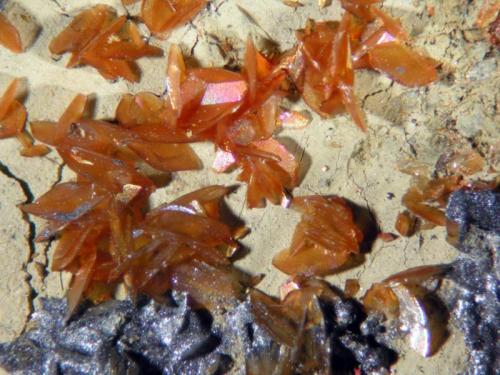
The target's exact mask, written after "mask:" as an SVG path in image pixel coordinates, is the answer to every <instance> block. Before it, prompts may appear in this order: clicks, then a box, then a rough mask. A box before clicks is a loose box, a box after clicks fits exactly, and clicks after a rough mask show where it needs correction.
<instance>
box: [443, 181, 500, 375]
mask: <svg viewBox="0 0 500 375" xmlns="http://www.w3.org/2000/svg"><path fill="white" fill-rule="evenodd" d="M446 215H447V217H448V219H450V220H452V221H454V222H455V223H457V224H458V226H459V238H460V243H459V245H458V250H459V251H460V255H459V257H458V258H457V260H456V261H455V262H454V265H453V266H454V267H453V270H452V273H451V275H450V277H451V278H452V279H453V280H454V281H455V282H456V288H454V290H452V296H451V297H450V304H451V310H452V313H453V315H454V320H455V322H456V324H457V325H458V326H459V328H460V329H461V330H462V331H463V333H464V337H465V344H466V346H467V348H468V349H469V352H470V361H469V366H468V368H467V370H466V374H467V375H488V374H498V373H499V371H500V342H499V341H498V328H499V327H500V302H499V292H500V282H499V274H500V262H499V258H498V257H499V255H498V250H499V247H500V193H498V192H496V191H467V190H462V191H457V192H455V193H453V194H452V196H451V197H450V200H449V203H448V208H447V211H446Z"/></svg>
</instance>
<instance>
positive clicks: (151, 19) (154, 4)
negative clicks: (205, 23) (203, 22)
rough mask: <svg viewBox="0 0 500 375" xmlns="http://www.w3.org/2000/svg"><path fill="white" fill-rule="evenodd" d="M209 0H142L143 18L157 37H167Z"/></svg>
mask: <svg viewBox="0 0 500 375" xmlns="http://www.w3.org/2000/svg"><path fill="white" fill-rule="evenodd" d="M207 3H208V0H142V9H141V18H142V20H143V21H144V23H145V24H146V25H147V26H148V28H149V30H151V33H152V34H153V35H155V36H156V37H160V38H165V37H167V36H168V34H169V33H170V32H171V31H172V30H173V29H174V28H176V27H177V26H181V25H183V24H185V23H187V22H188V21H189V20H191V18H193V17H194V16H195V15H196V14H197V13H199V12H200V11H201V10H202V9H203V8H204V7H205V6H206V5H207Z"/></svg>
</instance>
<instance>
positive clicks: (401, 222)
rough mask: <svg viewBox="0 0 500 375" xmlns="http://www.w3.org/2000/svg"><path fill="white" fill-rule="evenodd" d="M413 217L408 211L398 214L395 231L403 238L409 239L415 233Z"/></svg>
mask: <svg viewBox="0 0 500 375" xmlns="http://www.w3.org/2000/svg"><path fill="white" fill-rule="evenodd" d="M415 225H416V222H415V217H413V216H412V215H411V214H410V213H409V212H408V211H404V212H400V213H399V214H398V217H397V219H396V225H395V227H396V230H397V231H398V233H399V234H400V235H402V236H403V237H411V236H412V235H413V234H414V233H415Z"/></svg>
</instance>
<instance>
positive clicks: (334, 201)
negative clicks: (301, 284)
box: [273, 196, 363, 275]
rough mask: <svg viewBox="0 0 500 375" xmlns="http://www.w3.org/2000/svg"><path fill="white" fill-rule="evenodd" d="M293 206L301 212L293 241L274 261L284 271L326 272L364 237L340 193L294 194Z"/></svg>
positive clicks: (356, 249)
mask: <svg viewBox="0 0 500 375" xmlns="http://www.w3.org/2000/svg"><path fill="white" fill-rule="evenodd" d="M292 208H294V209H296V210H298V211H299V212H301V214H302V219H301V221H300V222H299V224H298V225H297V227H296V229H295V233H294V235H293V239H292V243H291V245H290V247H289V248H288V249H286V250H283V251H281V252H280V253H278V254H277V255H276V256H275V257H274V259H273V264H274V266H275V267H277V268H278V269H279V270H281V271H282V272H285V273H287V274H306V275H327V274H331V273H334V272H335V271H337V270H338V269H340V268H341V267H342V266H343V265H345V264H346V262H347V261H348V260H349V259H350V258H351V257H352V255H353V254H358V253H359V245H360V243H361V241H362V239H363V234H362V232H361V230H360V229H359V228H358V227H357V225H356V224H355V223H354V220H353V216H352V211H351V209H350V208H349V206H348V205H347V203H346V202H345V201H344V200H343V199H342V198H339V197H322V196H306V197H299V198H294V200H293V203H292Z"/></svg>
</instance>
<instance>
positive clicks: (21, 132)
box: [0, 79, 49, 157]
mask: <svg viewBox="0 0 500 375" xmlns="http://www.w3.org/2000/svg"><path fill="white" fill-rule="evenodd" d="M20 87H21V81H20V80H19V79H15V80H13V81H12V82H11V83H10V85H9V87H8V88H7V89H6V91H5V93H4V94H3V96H2V97H0V139H2V138H10V137H17V139H18V140H19V142H20V143H21V146H22V149H21V155H22V156H27V157H31V156H43V155H45V154H47V153H48V152H49V149H48V148H47V147H46V146H44V145H34V144H33V139H32V138H31V136H30V135H29V133H28V132H27V131H26V130H25V128H24V125H25V123H26V118H27V116H28V114H27V112H26V108H24V105H22V104H21V103H20V102H19V101H18V100H17V98H18V96H19V94H20Z"/></svg>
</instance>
